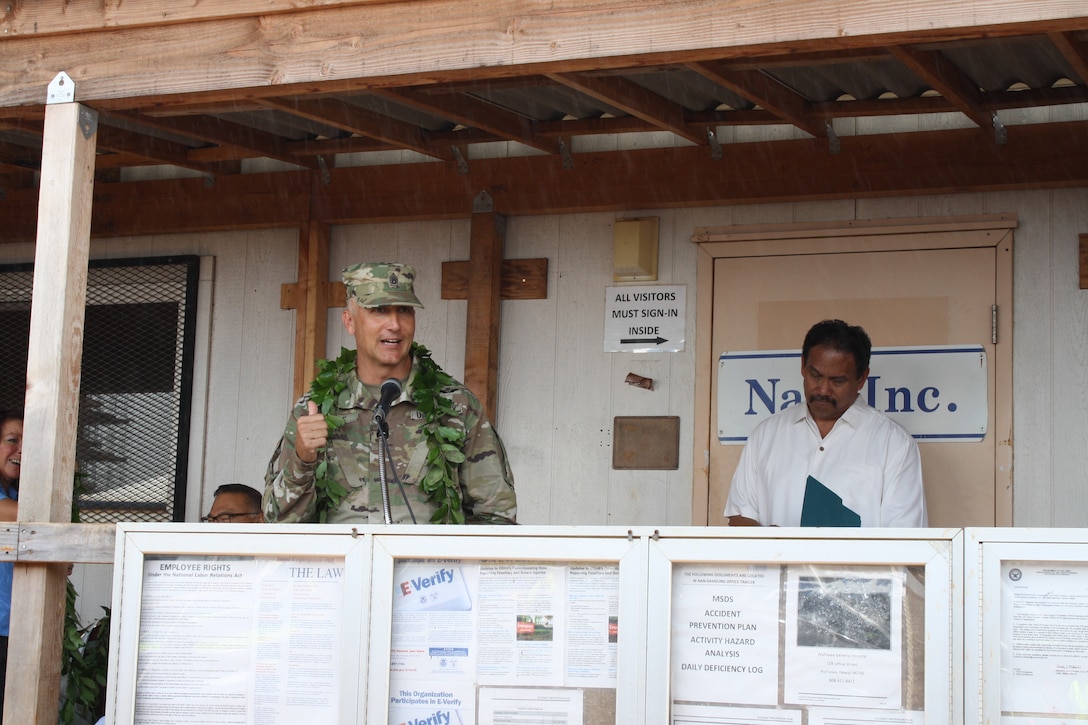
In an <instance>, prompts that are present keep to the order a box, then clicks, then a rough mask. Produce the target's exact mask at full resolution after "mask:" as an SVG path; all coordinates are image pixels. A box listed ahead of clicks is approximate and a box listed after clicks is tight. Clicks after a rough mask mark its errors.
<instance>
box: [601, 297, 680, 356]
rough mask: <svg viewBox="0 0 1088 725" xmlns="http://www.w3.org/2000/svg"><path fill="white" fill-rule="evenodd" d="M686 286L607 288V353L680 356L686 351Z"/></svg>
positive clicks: (605, 322) (605, 337)
mask: <svg viewBox="0 0 1088 725" xmlns="http://www.w3.org/2000/svg"><path fill="white" fill-rule="evenodd" d="M685 292H686V288H685V287H684V286H683V285H652V286H642V287H608V288H606V290H605V295H606V299H605V306H604V351H605V352H680V351H681V350H683V349H684V319H685V318H686V316H687V315H686V314H685V307H684V303H685V299H686V295H685Z"/></svg>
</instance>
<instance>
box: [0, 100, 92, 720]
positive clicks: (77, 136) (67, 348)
mask: <svg viewBox="0 0 1088 725" xmlns="http://www.w3.org/2000/svg"><path fill="white" fill-rule="evenodd" d="M97 128H98V114H97V113H95V112H94V111H93V110H91V109H89V108H86V107H84V106H82V105H80V104H78V103H62V104H56V105H51V106H48V107H47V108H46V113H45V134H44V146H43V150H42V172H41V173H42V182H41V190H42V191H41V200H40V203H39V206H38V219H39V220H40V223H39V224H38V235H37V243H36V246H35V254H34V289H35V290H36V292H37V294H35V295H34V303H33V305H32V306H31V311H30V342H29V349H28V353H27V382H26V407H25V418H24V423H23V433H24V441H23V466H22V477H21V480H20V482H21V484H22V486H21V491H20V492H21V494H22V495H21V496H20V499H19V522H20V523H23V522H31V523H32V522H65V521H70V520H71V516H72V481H73V478H74V475H75V450H76V424H77V418H78V416H79V369H80V363H81V360H82V357H83V316H84V309H85V307H86V297H87V260H88V256H89V250H90V229H91V190H92V187H93V185H94V156H95V135H96V132H97ZM66 583H67V567H66V566H65V565H64V564H55V563H54V564H31V563H16V565H15V577H14V583H13V586H12V607H11V622H12V629H11V635H10V640H9V642H10V645H9V647H10V649H9V654H8V670H7V687H6V690H5V692H6V694H5V699H4V717H3V719H4V721H5V722H9V723H28V724H30V723H40V724H41V725H45V724H46V723H49V724H50V725H52V724H53V723H56V719H57V702H58V700H59V698H60V665H61V662H60V655H61V629H62V627H63V622H64V602H65V587H66Z"/></svg>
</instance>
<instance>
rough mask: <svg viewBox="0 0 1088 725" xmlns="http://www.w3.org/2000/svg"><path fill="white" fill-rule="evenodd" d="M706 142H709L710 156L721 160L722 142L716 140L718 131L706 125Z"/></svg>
mask: <svg viewBox="0 0 1088 725" xmlns="http://www.w3.org/2000/svg"><path fill="white" fill-rule="evenodd" d="M706 142H707V143H708V144H710V158H712V159H714V160H715V161H721V160H722V144H721V142H720V141H718V133H717V132H716V131H715V130H714V129H713V128H711V127H710V126H707V127H706Z"/></svg>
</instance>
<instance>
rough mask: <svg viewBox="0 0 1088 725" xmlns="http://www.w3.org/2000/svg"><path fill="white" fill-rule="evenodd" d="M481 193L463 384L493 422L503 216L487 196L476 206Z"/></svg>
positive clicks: (473, 235)
mask: <svg viewBox="0 0 1088 725" xmlns="http://www.w3.org/2000/svg"><path fill="white" fill-rule="evenodd" d="M483 196H485V195H484V194H483V193H481V197H483ZM481 197H477V201H476V204H475V208H474V209H473V214H472V228H471V230H470V233H469V279H468V322H467V325H466V330H465V385H466V386H467V387H468V389H469V390H471V391H472V392H474V393H476V396H477V397H478V398H479V399H480V402H482V403H483V406H484V410H485V411H486V412H487V416H488V418H489V419H490V420H491V422H492V424H494V423H495V416H496V415H497V413H498V405H497V401H498V377H499V329H500V328H499V302H500V300H501V299H502V256H503V243H504V240H505V237H506V219H505V217H503V216H502V215H501V214H496V213H495V212H494V211H493V210H492V208H491V204H490V196H487V197H486V201H485V204H484V205H483V210H479V209H480V208H481V203H480V201H481Z"/></svg>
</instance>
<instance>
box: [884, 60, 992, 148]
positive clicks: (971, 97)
mask: <svg viewBox="0 0 1088 725" xmlns="http://www.w3.org/2000/svg"><path fill="white" fill-rule="evenodd" d="M888 52H889V53H891V55H892V56H893V57H894V58H896V59H897V60H899V62H900V63H902V64H903V65H905V66H906V67H907V68H908V69H910V70H911V71H913V72H914V74H915V75H917V76H918V77H919V78H921V79H922V81H923V82H924V83H928V84H929V87H930V88H932V89H933V90H935V91H937V92H938V93H940V94H941V95H942V96H944V97H945V98H947V99H948V102H949V103H951V104H952V105H953V106H954V107H955V109H956V110H957V111H959V112H960V113H962V114H963V115H965V116H967V118H969V119H971V121H973V122H974V123H975V124H976V125H978V126H980V127H982V128H992V127H993V125H994V120H993V115H992V114H990V113H987V112H986V110H985V109H984V108H983V107H982V106H983V98H982V89H981V88H979V87H977V86H976V85H974V82H973V81H971V80H970V79H969V78H968V77H967V76H966V75H964V74H963V71H961V70H960V69H959V68H956V67H955V66H954V65H952V63H950V62H949V61H948V60H947V59H946V58H945V57H944V56H943V55H942V54H941V53H940V51H936V50H919V49H918V48H913V47H910V46H907V45H893V46H890V47H889V48H888Z"/></svg>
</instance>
